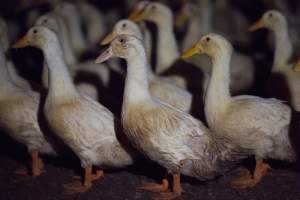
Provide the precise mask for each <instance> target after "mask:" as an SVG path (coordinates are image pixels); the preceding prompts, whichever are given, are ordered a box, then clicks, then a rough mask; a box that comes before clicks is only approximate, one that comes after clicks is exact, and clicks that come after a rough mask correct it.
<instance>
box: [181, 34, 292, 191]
mask: <svg viewBox="0 0 300 200" xmlns="http://www.w3.org/2000/svg"><path fill="white" fill-rule="evenodd" d="M191 51H193V52H200V53H205V54H207V55H209V56H210V57H211V59H212V76H211V78H210V81H209V84H208V89H207V93H206V97H205V107H204V110H205V116H206V119H207V123H208V125H209V127H210V128H211V129H212V130H213V131H215V132H216V133H217V134H220V135H225V137H226V138H230V139H231V140H232V141H234V142H235V143H237V144H238V145H240V146H241V147H243V148H246V149H249V150H251V151H252V153H253V154H254V155H255V158H256V168H255V171H254V175H253V177H246V179H245V180H244V181H245V182H243V181H241V180H242V179H239V180H238V181H237V182H235V183H234V184H235V185H236V186H237V187H242V188H245V187H253V186H255V185H256V184H257V183H258V182H259V181H260V180H261V178H262V177H263V176H264V175H265V174H266V172H267V170H268V169H269V166H268V165H267V164H264V163H263V159H267V158H273V159H279V160H288V161H294V160H295V159H296V154H295V151H294V149H293V148H292V145H291V141H290V138H289V126H290V121H291V109H290V108H289V107H288V106H287V105H285V104H283V103H282V102H281V101H279V100H277V99H263V98H260V97H255V96H235V97H232V96H231V94H230V89H229V85H230V59H231V55H232V51H233V48H232V46H231V44H230V43H229V42H228V41H227V40H226V39H225V38H223V37H222V36H220V35H216V34H208V35H205V36H203V37H202V38H201V39H200V40H199V42H198V43H196V45H195V46H194V47H193V48H192V49H190V50H189V51H187V52H186V53H185V54H184V55H183V57H185V56H186V55H189V52H191Z"/></svg>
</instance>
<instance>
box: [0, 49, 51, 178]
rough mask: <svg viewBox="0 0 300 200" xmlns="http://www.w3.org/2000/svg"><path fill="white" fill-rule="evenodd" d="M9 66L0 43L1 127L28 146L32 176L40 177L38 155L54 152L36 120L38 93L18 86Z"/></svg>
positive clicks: (40, 163)
mask: <svg viewBox="0 0 300 200" xmlns="http://www.w3.org/2000/svg"><path fill="white" fill-rule="evenodd" d="M8 67H9V66H8V65H7V62H6V59H5V55H4V49H3V48H2V45H0V76H1V77H0V82H1V83H0V127H1V129H3V130H4V131H6V132H7V133H8V135H9V136H11V137H12V138H13V139H15V140H16V141H18V142H19V143H21V144H24V145H25V146H26V147H27V150H28V153H29V154H30V155H31V159H32V164H31V175H32V176H34V177H35V176H39V175H40V174H41V173H42V170H43V162H42V159H41V158H40V156H39V154H50V155H56V152H55V150H54V149H53V148H52V145H51V144H50V143H49V142H48V140H47V139H46V138H45V136H44V133H42V131H41V129H40V126H39V123H38V111H39V107H40V95H39V94H38V93H36V92H33V91H31V90H28V89H24V88H22V87H19V86H17V85H16V84H15V83H14V82H13V80H12V78H11V76H10V73H9V71H8Z"/></svg>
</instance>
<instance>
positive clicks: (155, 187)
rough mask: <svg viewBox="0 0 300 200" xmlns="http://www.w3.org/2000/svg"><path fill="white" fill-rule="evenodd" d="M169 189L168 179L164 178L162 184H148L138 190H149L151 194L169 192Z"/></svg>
mask: <svg viewBox="0 0 300 200" xmlns="http://www.w3.org/2000/svg"><path fill="white" fill-rule="evenodd" d="M168 187H169V182H168V180H167V179H166V178H164V179H163V180H162V183H160V184H158V183H148V184H145V185H143V186H141V187H138V189H141V190H148V191H151V192H165V191H168Z"/></svg>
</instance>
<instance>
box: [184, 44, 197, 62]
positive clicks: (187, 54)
mask: <svg viewBox="0 0 300 200" xmlns="http://www.w3.org/2000/svg"><path fill="white" fill-rule="evenodd" d="M196 54H201V50H200V49H199V48H198V47H197V46H196V45H195V46H193V47H192V48H190V49H188V50H187V51H185V52H184V53H183V54H182V55H181V56H180V58H181V59H187V58H190V57H192V56H194V55H196Z"/></svg>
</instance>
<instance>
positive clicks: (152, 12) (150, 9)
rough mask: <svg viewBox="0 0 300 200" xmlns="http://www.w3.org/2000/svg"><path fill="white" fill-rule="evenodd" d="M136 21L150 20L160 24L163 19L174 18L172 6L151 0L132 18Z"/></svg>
mask: <svg viewBox="0 0 300 200" xmlns="http://www.w3.org/2000/svg"><path fill="white" fill-rule="evenodd" d="M130 19H131V20H132V21H134V22H140V21H143V20H145V21H149V22H154V23H157V24H159V23H160V22H161V21H164V20H169V19H171V20H172V19H173V14H172V11H171V10H170V8H168V7H167V6H165V5H163V4H161V3H158V2H151V3H148V4H147V5H146V7H145V8H144V9H143V10H142V11H141V12H139V14H137V15H135V16H133V17H131V18H130Z"/></svg>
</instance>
